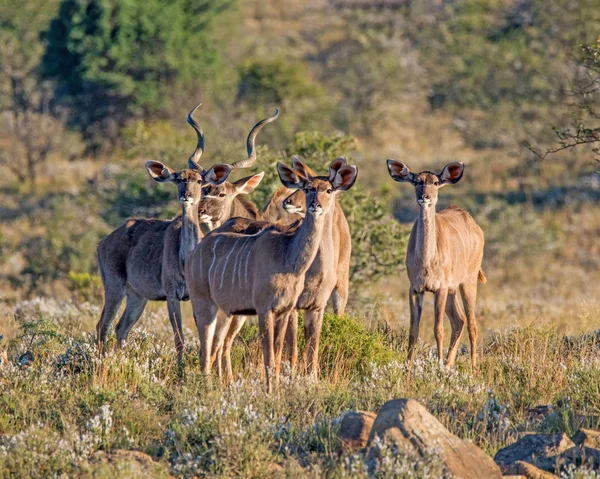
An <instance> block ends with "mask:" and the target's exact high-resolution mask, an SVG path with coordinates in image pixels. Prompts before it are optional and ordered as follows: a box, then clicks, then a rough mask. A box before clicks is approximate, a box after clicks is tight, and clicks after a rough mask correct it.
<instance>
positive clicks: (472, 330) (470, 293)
mask: <svg viewBox="0 0 600 479" xmlns="http://www.w3.org/2000/svg"><path fill="white" fill-rule="evenodd" d="M460 292H461V295H462V299H463V304H464V306H465V312H466V313H467V329H468V330H469V341H470V343H471V367H472V368H473V372H474V373H477V372H478V366H477V321H476V319H475V303H476V302H477V281H475V282H473V283H464V284H461V285H460Z"/></svg>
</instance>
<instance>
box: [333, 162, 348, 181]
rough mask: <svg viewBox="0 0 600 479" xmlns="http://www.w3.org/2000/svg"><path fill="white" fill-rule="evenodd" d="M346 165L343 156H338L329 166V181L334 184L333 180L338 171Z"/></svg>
mask: <svg viewBox="0 0 600 479" xmlns="http://www.w3.org/2000/svg"><path fill="white" fill-rule="evenodd" d="M346 164H347V162H346V158H344V157H343V156H338V157H337V158H336V159H335V160H333V161H332V162H331V163H330V165H329V181H331V182H332V183H333V180H334V178H335V175H336V174H337V172H338V170H339V169H340V168H341V167H342V166H344V165H346Z"/></svg>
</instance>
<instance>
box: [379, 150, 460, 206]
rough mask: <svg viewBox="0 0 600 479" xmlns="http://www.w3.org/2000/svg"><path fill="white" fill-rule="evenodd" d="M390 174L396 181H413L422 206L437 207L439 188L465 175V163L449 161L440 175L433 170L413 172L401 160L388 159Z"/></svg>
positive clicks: (418, 201) (451, 183)
mask: <svg viewBox="0 0 600 479" xmlns="http://www.w3.org/2000/svg"><path fill="white" fill-rule="evenodd" d="M387 167H388V171H389V173H390V176H391V177H392V178H393V179H394V180H396V181H407V182H409V183H412V184H413V186H414V187H415V193H416V194H417V203H419V206H421V207H422V208H428V207H430V206H432V207H435V205H436V203H437V200H438V190H439V189H440V188H441V187H442V186H446V185H453V184H454V183H457V182H458V181H459V180H460V179H461V178H462V175H463V172H464V169H465V165H464V164H463V163H461V162H454V163H448V164H447V165H446V166H445V167H444V169H443V170H442V172H441V173H440V174H439V175H438V174H435V173H432V172H431V171H423V172H421V173H413V172H412V171H410V169H409V168H408V166H406V165H405V164H404V163H402V162H401V161H396V160H392V159H388V160H387Z"/></svg>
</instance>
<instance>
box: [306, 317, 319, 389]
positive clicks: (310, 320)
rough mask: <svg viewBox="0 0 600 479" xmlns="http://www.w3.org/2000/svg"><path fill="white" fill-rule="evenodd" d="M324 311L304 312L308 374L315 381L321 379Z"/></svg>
mask: <svg viewBox="0 0 600 479" xmlns="http://www.w3.org/2000/svg"><path fill="white" fill-rule="evenodd" d="M323 313H324V310H323V309H317V310H306V311H305V312H304V337H305V338H306V353H307V367H308V373H309V374H310V375H312V376H313V377H314V378H315V379H316V378H318V377H319V342H320V341H321V328H322V327H323Z"/></svg>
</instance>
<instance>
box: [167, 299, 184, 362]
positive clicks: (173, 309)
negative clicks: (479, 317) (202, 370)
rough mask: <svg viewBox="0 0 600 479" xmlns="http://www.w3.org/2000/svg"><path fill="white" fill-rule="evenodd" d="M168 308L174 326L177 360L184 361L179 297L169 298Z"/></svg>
mask: <svg viewBox="0 0 600 479" xmlns="http://www.w3.org/2000/svg"><path fill="white" fill-rule="evenodd" d="M167 308H168V310H169V320H170V321H171V327H172V328H173V337H174V339H175V350H176V351H177V361H179V362H180V363H181V362H182V361H183V346H184V341H183V325H182V324H181V307H180V305H179V299H177V298H167Z"/></svg>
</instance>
